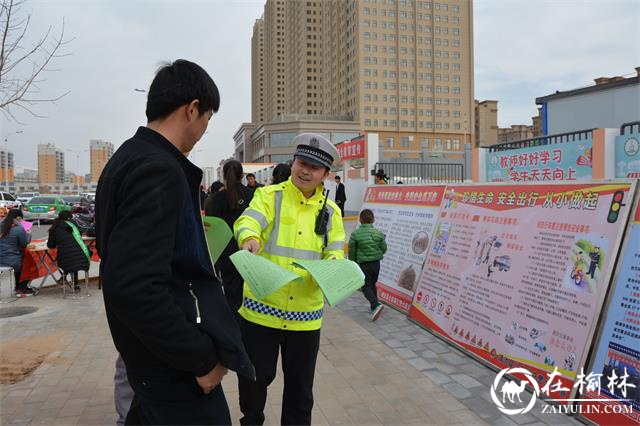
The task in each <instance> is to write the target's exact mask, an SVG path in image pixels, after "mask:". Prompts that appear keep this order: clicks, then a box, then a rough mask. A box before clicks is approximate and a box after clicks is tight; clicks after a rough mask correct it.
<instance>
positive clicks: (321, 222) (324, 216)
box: [314, 189, 329, 245]
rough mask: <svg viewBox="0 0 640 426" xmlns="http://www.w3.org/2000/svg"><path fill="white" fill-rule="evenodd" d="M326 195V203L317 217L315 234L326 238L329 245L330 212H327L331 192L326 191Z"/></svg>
mask: <svg viewBox="0 0 640 426" xmlns="http://www.w3.org/2000/svg"><path fill="white" fill-rule="evenodd" d="M326 191H327V192H326V194H325V197H324V203H322V208H321V209H320V213H318V216H317V217H316V226H315V229H314V231H315V233H316V234H317V235H322V236H324V241H325V245H326V244H327V243H326V241H327V225H328V224H329V212H328V211H327V198H329V190H328V189H327V190H326Z"/></svg>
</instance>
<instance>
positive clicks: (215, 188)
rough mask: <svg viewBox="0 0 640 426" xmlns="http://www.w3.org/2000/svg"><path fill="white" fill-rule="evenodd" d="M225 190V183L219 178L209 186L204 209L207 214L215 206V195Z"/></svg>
mask: <svg viewBox="0 0 640 426" xmlns="http://www.w3.org/2000/svg"><path fill="white" fill-rule="evenodd" d="M223 190H224V183H222V182H220V181H219V180H217V181H215V182H213V183H212V184H211V186H210V187H209V193H208V194H207V199H206V200H204V207H203V209H204V211H205V214H207V213H206V212H207V211H210V210H211V209H212V208H213V197H214V196H215V195H216V193H218V192H220V191H223Z"/></svg>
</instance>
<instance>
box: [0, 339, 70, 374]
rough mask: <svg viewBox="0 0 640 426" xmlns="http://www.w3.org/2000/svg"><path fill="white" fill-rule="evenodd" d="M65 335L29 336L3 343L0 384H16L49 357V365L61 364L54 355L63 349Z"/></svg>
mask: <svg viewBox="0 0 640 426" xmlns="http://www.w3.org/2000/svg"><path fill="white" fill-rule="evenodd" d="M64 336H65V333H62V332H60V333H56V334H51V335H45V336H43V335H40V336H30V337H25V338H20V339H14V340H10V341H7V342H3V343H2V346H1V348H0V384H5V385H11V384H14V383H18V382H20V381H21V380H23V379H25V378H26V377H28V376H29V375H30V374H31V373H33V372H34V371H35V369H36V368H38V367H39V366H40V364H42V362H43V361H44V360H45V359H46V358H47V357H48V356H49V355H51V357H50V359H49V360H48V362H49V363H52V364H53V363H63V362H64V360H63V359H62V358H61V357H60V356H59V355H56V352H59V351H60V350H61V349H62V348H63V341H62V339H63V338H64Z"/></svg>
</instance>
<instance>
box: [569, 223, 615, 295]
mask: <svg viewBox="0 0 640 426" xmlns="http://www.w3.org/2000/svg"><path fill="white" fill-rule="evenodd" d="M604 240H605V239H604V238H603V237H599V238H598V237H597V236H593V235H583V236H577V237H576V242H575V243H574V244H573V246H572V247H571V252H570V253H569V259H570V260H571V262H569V264H568V265H567V270H566V271H565V279H564V282H563V283H564V287H565V288H569V289H572V290H576V291H586V292H589V293H595V291H596V288H595V286H596V283H597V282H598V280H599V278H600V274H601V273H602V267H603V265H604V261H605V255H604V250H603V249H602V248H601V247H604V246H605V245H606V241H604Z"/></svg>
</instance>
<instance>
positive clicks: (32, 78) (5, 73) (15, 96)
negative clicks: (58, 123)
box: [0, 0, 71, 121]
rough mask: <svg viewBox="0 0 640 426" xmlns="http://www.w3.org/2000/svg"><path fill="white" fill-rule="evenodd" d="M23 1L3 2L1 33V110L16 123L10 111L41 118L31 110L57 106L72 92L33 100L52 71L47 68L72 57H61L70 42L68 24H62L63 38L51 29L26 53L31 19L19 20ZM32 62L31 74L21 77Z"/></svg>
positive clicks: (2, 0) (27, 15)
mask: <svg viewBox="0 0 640 426" xmlns="http://www.w3.org/2000/svg"><path fill="white" fill-rule="evenodd" d="M23 3H24V2H23V1H16V0H0V29H2V31H3V34H2V37H1V43H2V44H1V45H0V110H1V111H2V112H3V113H4V114H5V116H8V117H10V118H11V119H12V120H13V121H18V120H17V118H16V115H15V114H14V112H13V111H10V108H12V107H15V108H18V109H19V110H22V111H25V112H27V113H28V114H30V115H31V116H33V117H38V118H41V117H42V116H41V115H38V114H36V113H35V112H34V111H33V110H32V107H33V106H35V105H37V104H41V103H55V102H56V101H58V100H60V99H61V98H63V97H64V96H66V95H67V94H68V93H69V92H68V91H67V92H65V93H63V94H61V95H56V96H53V97H49V98H47V97H45V98H40V97H32V96H30V95H33V94H35V93H37V92H38V91H39V88H38V84H37V83H39V82H42V81H43V79H42V78H41V77H42V76H43V75H45V74H46V73H48V72H51V71H53V70H52V69H50V68H49V67H48V66H49V65H50V64H51V63H52V62H53V61H54V60H55V59H58V58H61V57H65V56H67V55H69V54H68V53H61V52H60V50H61V47H62V46H64V45H66V44H68V43H69V42H70V41H71V40H65V38H64V34H65V22H64V19H63V20H62V29H61V31H60V34H59V35H58V36H57V37H56V36H52V27H49V28H48V29H47V31H46V32H45V33H44V35H43V36H42V37H40V38H38V39H37V42H36V43H35V44H34V45H33V46H31V47H30V48H28V49H25V46H24V42H25V36H26V35H27V32H28V30H29V24H30V23H31V16H30V15H29V14H26V16H25V17H20V16H19V15H20V13H19V12H20V6H22V5H23ZM27 62H31V63H32V64H33V66H32V67H31V71H29V72H26V73H25V72H24V71H22V75H20V74H19V73H20V72H21V71H20V70H21V69H22V68H24V66H22V65H24V64H25V63H27Z"/></svg>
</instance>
